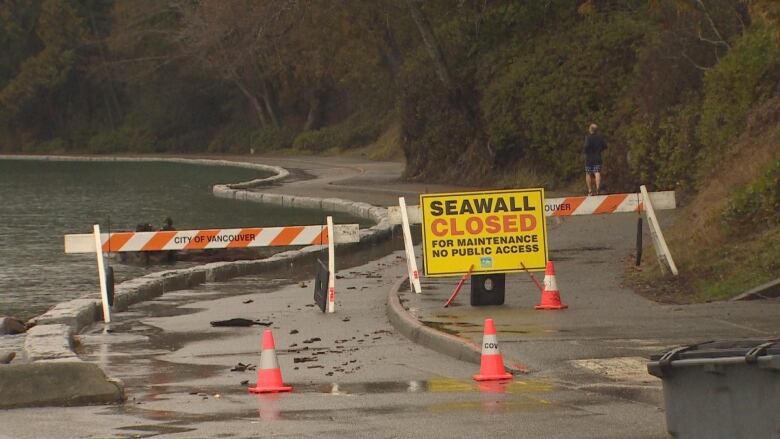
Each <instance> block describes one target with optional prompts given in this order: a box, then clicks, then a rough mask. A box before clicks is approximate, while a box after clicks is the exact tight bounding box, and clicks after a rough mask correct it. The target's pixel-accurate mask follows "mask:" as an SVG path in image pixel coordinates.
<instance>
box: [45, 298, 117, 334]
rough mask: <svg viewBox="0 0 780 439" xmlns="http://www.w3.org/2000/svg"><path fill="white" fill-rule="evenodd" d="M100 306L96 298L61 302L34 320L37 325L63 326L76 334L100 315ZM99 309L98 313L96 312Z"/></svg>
mask: <svg viewBox="0 0 780 439" xmlns="http://www.w3.org/2000/svg"><path fill="white" fill-rule="evenodd" d="M100 307H102V304H101V303H100V299H97V298H80V299H74V300H71V301H68V302H63V303H60V304H58V305H57V306H55V307H54V308H52V309H50V310H49V311H47V312H46V313H44V314H43V315H41V316H39V317H38V318H36V319H35V322H36V324H38V325H42V326H45V325H54V324H63V325H66V326H68V327H69V328H70V329H71V330H72V331H73V332H78V331H80V330H81V329H82V328H85V327H87V326H89V325H91V324H92V323H94V322H95V321H96V320H97V319H98V315H102V309H100ZM99 309H100V312H98V311H99Z"/></svg>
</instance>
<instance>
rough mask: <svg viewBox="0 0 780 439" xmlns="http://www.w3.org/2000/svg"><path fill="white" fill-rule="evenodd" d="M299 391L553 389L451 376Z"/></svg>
mask: <svg viewBox="0 0 780 439" xmlns="http://www.w3.org/2000/svg"><path fill="white" fill-rule="evenodd" d="M296 389H297V390H298V391H299V392H304V393H305V392H310V391H314V392H318V393H326V394H330V395H366V394H378V393H507V394H525V393H540V392H550V391H552V390H553V386H552V385H551V384H550V383H546V382H542V381H531V380H512V381H509V380H507V381H487V382H476V381H465V380H458V379H452V378H434V379H430V380H413V381H378V382H370V383H341V384H339V383H327V384H318V385H315V386H300V388H296Z"/></svg>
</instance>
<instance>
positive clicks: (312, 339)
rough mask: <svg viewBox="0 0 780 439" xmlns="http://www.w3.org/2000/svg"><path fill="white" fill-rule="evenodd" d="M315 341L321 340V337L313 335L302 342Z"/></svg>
mask: <svg viewBox="0 0 780 439" xmlns="http://www.w3.org/2000/svg"><path fill="white" fill-rule="evenodd" d="M315 341H322V339H321V338H319V337H313V338H310V339H308V340H304V341H303V343H306V344H309V343H314V342H315Z"/></svg>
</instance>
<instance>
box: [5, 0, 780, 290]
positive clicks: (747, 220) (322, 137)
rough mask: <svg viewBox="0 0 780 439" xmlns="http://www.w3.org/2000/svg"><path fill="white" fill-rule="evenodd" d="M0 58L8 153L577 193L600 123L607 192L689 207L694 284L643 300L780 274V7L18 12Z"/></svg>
mask: <svg viewBox="0 0 780 439" xmlns="http://www.w3.org/2000/svg"><path fill="white" fill-rule="evenodd" d="M0 47H2V48H3V49H2V51H0V152H4V153H92V154H118V153H175V154H188V153H193V154H194V153H197V154H204V153H219V154H225V153H235V154H247V153H249V152H250V151H253V152H254V153H258V154H262V153H302V154H322V153H327V154H345V153H350V152H353V153H354V151H360V153H361V154H363V155H366V156H367V157H368V158H376V159H394V158H397V159H405V162H406V171H405V175H404V178H406V179H409V180H417V181H431V182H433V181H440V182H458V183H466V184H469V185H474V186H477V185H482V186H485V187H537V186H543V187H545V188H547V189H550V190H562V191H572V190H574V191H578V192H579V191H582V190H583V189H582V188H583V186H584V185H583V183H582V176H583V170H582V161H583V158H582V145H583V141H584V135H585V128H586V127H587V126H588V124H590V123H592V122H593V123H597V124H598V125H599V126H600V129H601V131H602V133H603V134H604V136H605V138H606V140H607V142H608V144H609V148H608V149H607V152H606V158H605V186H606V189H607V191H609V192H618V191H634V190H636V189H637V187H638V185H639V184H646V185H648V186H649V187H650V188H651V189H655V190H676V191H677V196H678V200H679V201H680V204H681V205H682V206H684V208H683V209H682V211H681V212H679V213H678V215H677V218H676V220H675V224H674V225H673V226H672V228H671V229H670V230H669V232H668V233H669V236H668V238H669V241H670V247H671V249H672V253H673V254H674V255H675V258H676V261H677V263H678V265H679V266H680V268H681V272H682V275H681V276H680V277H679V278H677V279H675V280H673V281H667V280H665V278H664V277H663V276H662V275H661V273H660V272H659V271H658V270H657V269H653V268H651V269H647V270H645V271H644V272H641V273H636V275H635V276H629V279H632V280H633V281H634V282H635V285H636V286H638V287H640V289H642V288H641V287H642V286H643V285H644V286H647V285H652V288H649V287H648V288H644V290H645V291H646V292H648V294H652V296H653V298H655V299H658V300H665V301H674V302H687V301H701V300H712V299H720V298H725V297H730V296H733V295H735V294H738V293H739V292H742V291H744V290H745V289H747V288H750V287H752V286H756V285H759V284H762V283H764V282H767V281H769V280H773V279H777V278H778V277H780V87H778V83H779V82H780V81H779V79H780V2H778V1H776V0H587V1H586V0H514V1H507V0H426V1H419V0H372V1H357V0H354V1H350V0H329V1H326V0H308V1H307V0H164V1H162V0H4V1H2V2H0ZM367 146H368V147H367ZM646 266H647V264H646Z"/></svg>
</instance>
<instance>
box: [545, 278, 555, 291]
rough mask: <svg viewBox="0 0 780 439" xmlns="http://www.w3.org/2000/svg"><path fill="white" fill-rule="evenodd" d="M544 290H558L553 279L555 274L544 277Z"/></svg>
mask: <svg viewBox="0 0 780 439" xmlns="http://www.w3.org/2000/svg"><path fill="white" fill-rule="evenodd" d="M544 290H545V291H558V283H557V282H556V281H555V275H551V276H545V277H544Z"/></svg>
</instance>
